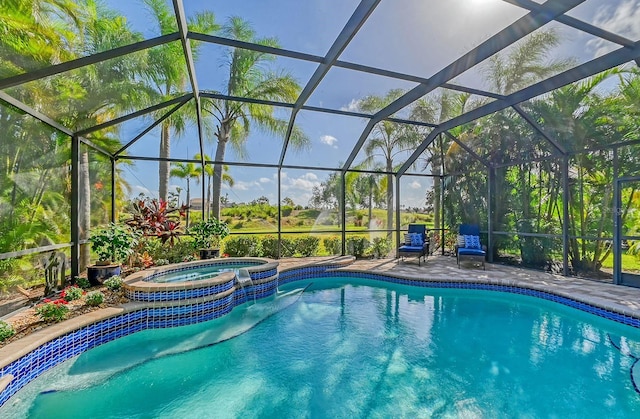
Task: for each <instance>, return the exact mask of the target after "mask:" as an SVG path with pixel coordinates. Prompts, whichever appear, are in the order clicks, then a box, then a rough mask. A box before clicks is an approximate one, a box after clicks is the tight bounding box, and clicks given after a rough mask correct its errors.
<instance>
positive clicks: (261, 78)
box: [202, 17, 309, 218]
mask: <svg viewBox="0 0 640 419" xmlns="http://www.w3.org/2000/svg"><path fill="white" fill-rule="evenodd" d="M222 33H223V35H224V36H225V37H227V38H230V39H234V40H238V41H245V42H253V43H256V44H259V45H265V46H268V47H275V48H278V47H279V45H278V42H277V41H276V40H275V39H273V38H262V39H261V38H258V37H257V35H256V33H255V31H254V30H253V29H252V28H251V26H250V25H249V23H248V22H246V21H244V20H242V19H241V18H239V17H231V18H230V19H229V20H228V22H227V23H226V24H225V25H224V26H223V28H222ZM274 59H275V57H274V56H273V55H270V54H266V53H263V52H259V51H254V50H249V49H242V48H234V49H231V50H230V52H229V55H228V59H227V61H226V62H225V65H226V66H227V68H228V80H227V81H226V83H225V86H226V91H224V92H222V93H224V94H226V95H229V96H250V97H252V98H254V99H261V100H272V101H278V102H288V103H293V102H295V100H296V99H297V97H298V94H299V93H300V90H301V89H300V86H299V85H298V83H297V82H296V81H295V80H294V78H293V77H292V76H291V75H290V74H287V73H285V72H283V71H277V72H276V71H270V70H268V67H267V63H268V62H270V61H273V60H274ZM214 93H221V92H214ZM202 106H203V109H204V111H205V112H206V113H208V114H210V115H212V116H213V117H214V118H215V120H216V121H217V122H216V129H215V136H216V138H217V139H218V145H217V147H216V152H215V156H214V161H215V163H214V166H213V172H214V174H222V173H223V169H222V162H223V161H224V158H225V153H226V148H227V145H228V144H230V145H231V146H232V147H233V148H234V150H235V151H236V152H237V153H238V154H239V155H241V156H244V157H246V156H247V155H248V153H247V150H246V148H245V142H246V139H247V137H248V135H249V132H250V129H251V126H252V125H254V126H255V127H257V128H259V129H261V130H263V131H266V132H269V133H276V134H280V135H281V136H283V135H284V134H286V131H287V121H285V120H282V119H278V118H276V117H275V115H274V108H273V106H270V105H263V104H258V103H249V102H233V101H228V100H221V99H203V102H202ZM289 141H290V146H291V147H292V148H293V149H296V148H298V149H300V148H301V147H304V146H306V145H307V144H308V142H309V139H308V138H307V137H306V136H305V135H304V133H303V132H302V131H301V130H300V129H299V128H298V127H297V126H296V127H294V128H293V129H292V131H291V136H290V140H289ZM222 181H223V178H222V176H218V175H215V176H214V185H213V197H212V215H213V217H215V218H220V195H221V190H222V189H221V188H222Z"/></svg>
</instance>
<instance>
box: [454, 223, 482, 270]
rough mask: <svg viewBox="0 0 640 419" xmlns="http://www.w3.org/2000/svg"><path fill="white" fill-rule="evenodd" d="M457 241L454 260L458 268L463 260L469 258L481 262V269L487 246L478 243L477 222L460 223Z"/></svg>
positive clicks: (478, 230)
mask: <svg viewBox="0 0 640 419" xmlns="http://www.w3.org/2000/svg"><path fill="white" fill-rule="evenodd" d="M458 233H459V234H458V242H457V243H456V261H457V262H458V268H460V264H461V263H462V261H463V260H471V261H472V262H474V263H480V264H482V269H485V270H486V267H485V265H484V260H485V257H486V256H487V248H486V247H485V246H483V245H482V244H481V243H480V227H479V226H478V225H477V224H460V229H459V230H458Z"/></svg>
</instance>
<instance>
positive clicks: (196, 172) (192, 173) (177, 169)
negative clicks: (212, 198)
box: [171, 163, 205, 228]
mask: <svg viewBox="0 0 640 419" xmlns="http://www.w3.org/2000/svg"><path fill="white" fill-rule="evenodd" d="M173 166H174V167H173V168H172V169H171V176H172V177H177V178H180V179H185V180H186V181H187V205H188V206H187V218H186V227H185V228H189V213H190V207H191V179H196V181H197V180H198V179H200V174H201V173H202V171H201V170H200V168H199V167H198V166H196V165H195V164H194V163H174V164H173ZM204 208H205V201H204V197H202V211H204Z"/></svg>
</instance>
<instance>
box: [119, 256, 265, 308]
mask: <svg viewBox="0 0 640 419" xmlns="http://www.w3.org/2000/svg"><path fill="white" fill-rule="evenodd" d="M239 276H245V277H250V279H251V288H250V289H244V288H243V291H244V292H243V298H247V297H248V292H250V293H251V294H252V295H251V296H250V297H251V298H253V297H255V298H262V297H263V296H268V295H270V294H271V293H273V292H275V290H276V288H277V286H278V262H276V261H274V260H271V259H266V258H220V259H207V260H198V261H193V262H185V263H177V264H173V265H166V266H160V267H157V268H154V269H146V270H144V271H140V272H136V273H135V274H133V275H129V276H128V277H127V278H126V279H125V281H124V289H125V293H126V295H127V297H128V298H129V299H130V300H133V301H181V300H187V299H193V298H202V297H209V296H213V295H217V296H218V297H222V296H224V295H226V294H227V293H228V294H229V295H231V294H233V291H234V290H235V289H236V288H237V287H239V284H238V277H239Z"/></svg>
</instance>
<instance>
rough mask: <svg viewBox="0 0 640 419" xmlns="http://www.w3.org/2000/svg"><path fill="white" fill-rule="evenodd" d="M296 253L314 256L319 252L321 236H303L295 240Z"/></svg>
mask: <svg viewBox="0 0 640 419" xmlns="http://www.w3.org/2000/svg"><path fill="white" fill-rule="evenodd" d="M294 246H295V249H296V253H298V254H300V255H301V256H303V257H308V256H314V255H317V254H318V248H319V247H320V238H319V237H316V236H302V237H298V238H296V239H295V240H294Z"/></svg>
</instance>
